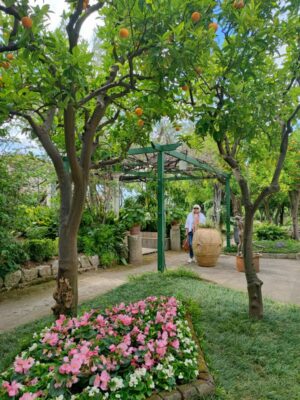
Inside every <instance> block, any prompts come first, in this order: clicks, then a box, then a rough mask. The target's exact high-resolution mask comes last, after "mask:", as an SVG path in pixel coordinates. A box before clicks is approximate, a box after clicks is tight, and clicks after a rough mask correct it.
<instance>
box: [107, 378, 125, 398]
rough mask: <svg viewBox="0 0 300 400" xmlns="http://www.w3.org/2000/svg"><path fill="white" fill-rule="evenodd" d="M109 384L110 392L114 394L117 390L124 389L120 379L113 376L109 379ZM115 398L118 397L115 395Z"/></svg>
mask: <svg viewBox="0 0 300 400" xmlns="http://www.w3.org/2000/svg"><path fill="white" fill-rule="evenodd" d="M110 382H111V384H113V386H112V387H111V390H112V391H113V392H115V391H117V390H119V389H122V388H123V387H124V382H123V379H122V378H118V377H116V376H115V377H114V378H112V379H111V381H110ZM116 396H118V395H116Z"/></svg>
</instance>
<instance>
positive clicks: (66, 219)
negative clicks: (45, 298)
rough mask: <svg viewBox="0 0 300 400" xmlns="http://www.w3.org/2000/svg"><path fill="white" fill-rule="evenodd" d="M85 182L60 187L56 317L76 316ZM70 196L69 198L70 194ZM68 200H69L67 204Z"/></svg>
mask: <svg viewBox="0 0 300 400" xmlns="http://www.w3.org/2000/svg"><path fill="white" fill-rule="evenodd" d="M86 188H87V184H86V183H85V182H83V181H82V182H81V184H76V185H74V189H73V193H71V190H66V188H65V187H63V188H62V189H61V214H60V231H59V269H58V276H57V288H56V290H55V292H54V294H53V298H54V300H55V301H56V304H55V305H54V306H53V307H52V310H53V313H54V315H55V316H56V317H59V316H60V315H61V314H64V315H71V316H75V315H76V314H77V306H78V254H77V234H78V230H79V226H80V221H81V216H82V212H83V208H84V202H85V196H86ZM71 197H72V198H71ZM68 204H71V205H70V206H69V207H68Z"/></svg>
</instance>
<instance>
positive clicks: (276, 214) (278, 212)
mask: <svg viewBox="0 0 300 400" xmlns="http://www.w3.org/2000/svg"><path fill="white" fill-rule="evenodd" d="M281 208H282V205H281V204H280V205H279V206H278V207H277V210H276V213H275V216H274V220H273V222H274V224H275V225H278V224H279V215H280V212H281Z"/></svg>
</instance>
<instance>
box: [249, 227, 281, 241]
mask: <svg viewBox="0 0 300 400" xmlns="http://www.w3.org/2000/svg"><path fill="white" fill-rule="evenodd" d="M255 233H256V237H257V239H258V240H278V239H287V237H288V234H287V232H286V230H285V228H283V227H281V226H277V225H273V224H262V225H261V226H259V227H257V228H256V232H255Z"/></svg>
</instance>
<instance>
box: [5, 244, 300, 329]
mask: <svg viewBox="0 0 300 400" xmlns="http://www.w3.org/2000/svg"><path fill="white" fill-rule="evenodd" d="M186 259H187V255H186V254H185V253H183V252H174V251H168V252H166V264H167V267H168V268H175V267H177V266H179V265H187V264H186ZM260 263H261V272H260V273H259V277H260V278H261V279H262V281H263V282H264V285H263V296H265V297H269V298H272V299H274V300H277V301H280V302H284V303H293V304H297V305H300V291H299V283H300V261H299V260H281V259H279V260H277V259H261V260H260ZM188 268H191V269H192V270H193V271H196V272H197V273H199V274H200V275H201V277H202V278H203V279H207V280H209V281H212V282H215V283H217V284H220V285H222V286H225V287H228V288H232V289H237V290H242V291H245V292H246V290H247V289H246V280H245V275H244V273H240V272H237V271H236V270H235V257H234V256H221V257H220V259H219V262H218V264H217V266H216V267H214V268H201V267H198V266H196V265H195V264H191V265H189V266H188ZM148 271H156V254H150V255H145V256H144V257H143V265H141V266H138V267H133V266H128V267H118V268H113V269H108V270H101V269H99V270H97V271H91V272H86V273H85V274H83V275H79V299H80V301H81V302H82V301H86V300H89V299H92V298H94V297H96V296H98V295H101V294H104V293H106V292H108V291H109V290H111V289H113V288H115V287H118V286H120V285H122V284H124V283H126V282H127V280H128V276H129V275H137V274H142V273H144V272H148ZM54 287H55V281H51V282H47V283H43V284H40V285H36V286H31V287H26V288H24V289H16V290H12V291H10V292H7V293H2V294H1V295H0V316H1V318H0V333H1V332H4V331H8V330H10V329H13V328H15V327H17V326H19V325H22V324H25V323H27V322H31V321H34V320H35V319H37V318H40V317H42V316H45V315H49V314H50V309H51V306H52V305H53V304H54V301H53V299H52V293H53V291H54Z"/></svg>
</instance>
